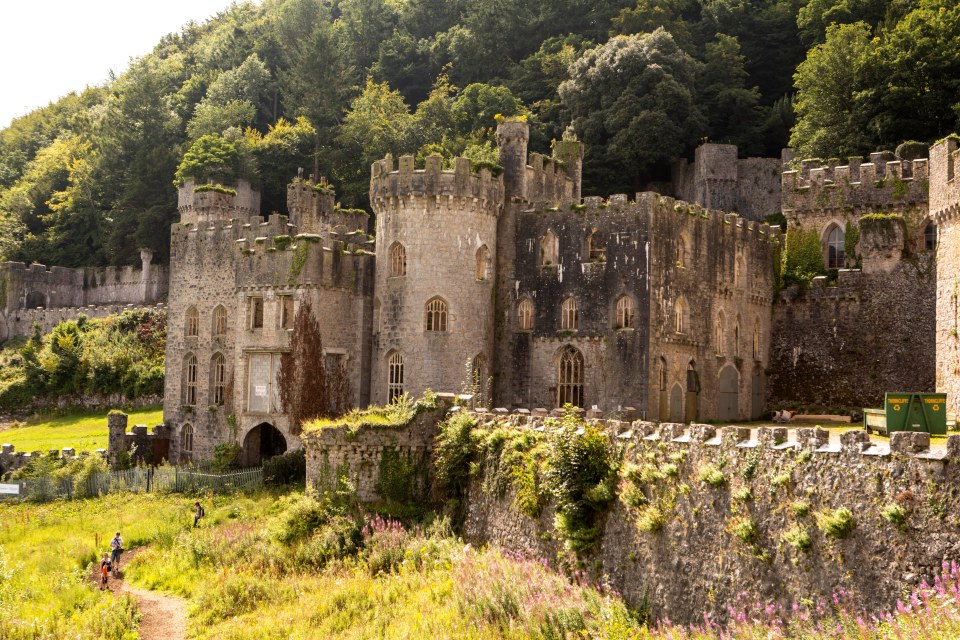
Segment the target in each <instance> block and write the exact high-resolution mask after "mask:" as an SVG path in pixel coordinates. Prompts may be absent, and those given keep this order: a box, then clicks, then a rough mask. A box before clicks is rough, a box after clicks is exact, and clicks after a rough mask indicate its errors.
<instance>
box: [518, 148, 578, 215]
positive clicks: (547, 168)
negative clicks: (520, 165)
mask: <svg viewBox="0 0 960 640" xmlns="http://www.w3.org/2000/svg"><path fill="white" fill-rule="evenodd" d="M577 144H579V143H577ZM524 186H525V193H524V200H526V201H527V202H530V203H533V204H543V203H555V204H563V203H567V202H575V201H576V200H577V199H579V198H577V197H575V196H579V188H577V189H575V187H576V185H575V181H574V180H571V179H570V176H569V175H568V173H567V169H566V164H565V163H564V162H562V161H560V160H559V159H557V158H550V157H547V156H544V155H541V154H539V153H532V154H530V164H528V165H527V166H526V168H525V176H524ZM575 191H576V194H575Z"/></svg>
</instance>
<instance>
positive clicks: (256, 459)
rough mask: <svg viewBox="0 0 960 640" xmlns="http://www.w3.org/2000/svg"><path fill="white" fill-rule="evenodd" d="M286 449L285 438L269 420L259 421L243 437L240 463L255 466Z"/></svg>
mask: <svg viewBox="0 0 960 640" xmlns="http://www.w3.org/2000/svg"><path fill="white" fill-rule="evenodd" d="M286 450H287V440H286V438H284V437H283V434H282V433H280V431H279V430H277V428H276V427H274V426H273V425H272V424H270V423H269V422H261V423H260V424H258V425H257V426H255V427H254V428H253V429H250V431H249V432H248V433H247V436H246V437H245V438H244V439H243V450H242V452H241V454H240V463H241V464H243V465H245V466H256V465H258V464H262V463H263V461H264V460H266V459H268V458H272V457H273V456H278V455H280V454H281V453H284V452H285V451H286Z"/></svg>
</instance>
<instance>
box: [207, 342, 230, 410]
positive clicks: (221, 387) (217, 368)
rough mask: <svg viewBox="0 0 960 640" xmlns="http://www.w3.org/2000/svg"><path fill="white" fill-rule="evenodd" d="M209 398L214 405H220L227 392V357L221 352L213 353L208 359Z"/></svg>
mask: <svg viewBox="0 0 960 640" xmlns="http://www.w3.org/2000/svg"><path fill="white" fill-rule="evenodd" d="M210 388H211V389H210V391H211V393H210V399H211V400H212V401H213V404H215V405H218V406H219V405H222V404H223V403H224V400H225V399H226V393H227V359H226V358H224V357H223V354H222V353H215V354H213V358H212V359H211V360H210Z"/></svg>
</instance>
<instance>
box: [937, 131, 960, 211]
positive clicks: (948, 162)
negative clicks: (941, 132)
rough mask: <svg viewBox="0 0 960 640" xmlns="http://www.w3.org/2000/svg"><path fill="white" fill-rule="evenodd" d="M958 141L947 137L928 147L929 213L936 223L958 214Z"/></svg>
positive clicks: (959, 188) (959, 195)
mask: <svg viewBox="0 0 960 640" xmlns="http://www.w3.org/2000/svg"><path fill="white" fill-rule="evenodd" d="M958 147H960V141H958V140H957V138H956V137H948V138H944V139H943V140H941V141H939V142H938V143H937V144H935V145H933V146H932V147H930V215H931V217H933V219H934V220H936V222H937V224H942V223H944V222H948V221H951V220H954V219H955V218H956V217H957V216H958V215H960V180H957V171H958V170H960V148H958Z"/></svg>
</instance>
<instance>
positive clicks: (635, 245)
mask: <svg viewBox="0 0 960 640" xmlns="http://www.w3.org/2000/svg"><path fill="white" fill-rule="evenodd" d="M528 140H529V129H528V125H527V124H526V123H525V122H520V121H508V122H504V123H502V124H500V126H499V127H498V130H497V143H498V148H499V164H500V168H501V169H502V174H501V175H494V173H492V171H491V169H490V168H488V167H480V168H478V167H472V166H471V164H470V161H469V160H467V159H465V158H457V159H455V160H454V161H453V163H452V166H451V167H449V168H444V166H443V160H442V159H441V158H440V157H439V156H432V157H427V158H426V159H425V160H424V164H423V166H421V167H418V166H416V163H415V160H414V158H413V157H412V156H403V157H401V158H399V159H398V160H395V159H393V158H390V157H388V158H386V159H383V160H380V161H377V162H375V163H374V164H373V166H372V169H371V181H370V202H371V206H372V208H373V211H374V213H375V216H376V217H375V228H374V229H373V235H369V233H368V230H370V224H369V220H368V218H367V216H366V215H365V214H363V213H362V212H357V211H344V210H341V209H339V208H338V207H337V206H336V205H335V194H334V193H333V190H332V188H331V187H330V186H329V185H327V184H326V183H325V182H323V181H322V180H321V181H320V182H314V181H313V180H302V179H299V178H298V179H297V180H295V181H294V182H293V183H292V184H291V185H290V186H289V188H288V211H289V217H287V216H281V215H271V216H269V218H268V219H267V220H264V219H263V218H261V217H260V211H259V195H258V194H257V192H256V191H255V190H253V189H251V188H250V186H249V185H248V184H247V183H245V182H243V181H241V182H240V183H239V184H238V185H236V189H235V192H230V191H228V190H224V191H223V192H220V191H216V190H196V189H195V185H194V184H193V183H189V182H188V183H186V184H184V185H183V186H182V187H181V188H180V191H179V210H180V218H181V219H180V222H179V223H176V224H174V225H173V227H172V230H171V262H170V267H169V273H166V272H162V271H161V270H159V269H157V268H156V267H151V266H150V261H149V259H148V256H144V264H143V268H142V269H141V271H140V272H136V271H133V270H132V269H128V270H127V271H129V273H127V271H124V272H122V273H121V274H120V275H119V276H118V275H116V273H119V272H116V273H114V274H91V275H86V276H83V278H82V288H81V285H80V280H81V276H80V275H77V273H79V272H76V273H72V274H66V273H65V272H64V273H62V274H61V273H59V272H57V273H56V274H55V272H54V271H50V272H47V271H45V269H44V268H43V267H40V266H39V265H34V266H33V267H30V268H29V269H28V268H26V267H24V266H23V265H12V264H8V265H5V266H4V265H0V282H2V283H4V284H3V289H2V290H3V293H4V295H3V302H4V305H0V306H3V307H4V312H3V313H2V314H0V327H5V331H6V332H7V334H9V335H17V334H21V335H22V334H23V333H25V327H29V325H30V324H32V323H33V322H35V321H37V320H41V321H43V320H44V319H45V318H48V317H49V318H54V319H55V318H57V317H66V316H68V315H69V314H70V313H71V310H70V309H59V310H58V309H54V308H52V307H54V306H55V305H57V304H63V302H61V301H60V298H57V297H56V296H55V295H53V293H54V290H55V289H56V287H55V286H54V285H53V284H51V281H56V282H58V283H61V282H62V283H65V284H64V285H63V286H61V289H64V288H66V289H70V287H73V290H74V291H76V290H80V291H82V292H84V295H83V296H79V297H78V296H74V298H69V296H68V297H64V298H63V300H66V301H67V302H66V304H69V305H75V304H97V303H102V302H104V300H102V299H100V298H96V295H99V294H96V291H99V290H100V289H99V287H103V286H105V285H107V284H110V281H111V278H113V280H114V281H115V282H116V283H117V284H116V285H112V286H115V295H114V296H113V299H112V300H110V302H121V303H122V302H126V303H133V304H145V303H152V302H154V301H155V300H158V299H161V298H162V293H163V291H164V290H165V289H168V293H167V300H168V302H167V305H168V314H169V315H168V318H169V331H168V343H167V375H166V389H165V402H164V417H165V422H166V424H167V425H168V427H170V429H171V432H172V434H173V439H172V443H171V455H172V457H173V458H174V459H175V460H181V461H183V460H188V459H192V458H196V459H205V458H209V457H210V456H211V455H212V453H213V449H214V447H215V446H216V445H217V444H219V443H222V442H236V443H238V444H240V445H241V446H242V450H243V454H242V456H243V460H244V462H247V463H256V462H258V461H259V460H261V459H262V458H263V457H265V456H270V455H274V454H277V453H281V452H283V451H285V450H287V449H289V448H294V447H296V446H299V437H298V435H297V433H296V429H294V428H293V426H292V425H290V424H289V422H288V420H287V417H286V415H285V413H284V411H283V408H282V407H281V403H280V399H279V391H278V387H277V375H278V372H279V369H280V362H281V358H282V356H283V354H285V353H288V352H289V349H290V337H291V331H292V328H293V320H294V317H295V315H296V313H297V310H298V309H299V308H300V306H301V305H302V304H303V303H304V302H309V303H310V305H311V308H312V309H313V311H314V315H315V317H316V320H317V321H318V324H319V327H320V331H321V334H322V337H323V345H324V354H325V355H324V362H323V363H316V364H317V366H324V367H326V369H327V371H328V372H331V373H333V372H336V373H338V375H339V376H340V377H341V378H342V379H344V380H346V381H347V383H348V384H347V386H348V387H349V402H350V404H351V405H353V406H366V405H368V404H371V403H372V404H384V403H387V402H390V401H391V400H393V399H394V398H396V397H398V396H400V395H402V394H410V395H419V394H420V393H422V392H423V391H424V390H426V389H428V388H429V389H434V390H441V391H460V390H461V389H465V388H468V389H469V390H470V391H471V393H474V394H476V395H477V396H478V397H479V401H480V402H481V403H483V404H486V405H488V406H504V407H525V408H535V407H544V408H554V407H557V406H562V405H563V404H566V403H572V404H575V405H579V406H582V407H585V408H598V409H601V410H603V411H605V412H607V413H608V414H611V415H621V416H625V417H626V416H635V417H637V418H646V419H648V420H662V421H670V422H689V421H693V420H697V421H704V420H722V421H731V420H747V419H753V418H758V417H760V416H761V415H762V414H763V413H764V412H765V411H766V409H767V407H768V406H769V405H771V404H774V405H775V404H779V403H783V402H787V401H797V400H799V401H808V402H820V403H824V404H831V403H835V404H838V405H843V404H846V405H848V406H849V405H852V406H856V404H857V403H860V402H867V401H870V402H876V401H877V398H878V394H879V397H882V393H883V391H885V390H887V389H893V388H895V387H896V388H900V389H911V390H912V389H918V390H930V389H932V388H933V387H934V385H936V387H937V388H938V389H945V390H947V391H948V392H952V391H953V387H954V386H960V383H956V384H955V383H954V382H953V381H952V380H953V377H958V378H960V373H958V362H960V356H958V351H960V349H958V346H957V344H956V343H957V339H956V328H954V329H953V333H952V334H951V333H950V329H949V328H947V329H943V328H939V329H937V330H936V331H935V323H936V320H937V318H939V317H940V316H944V317H946V316H947V315H949V314H950V313H953V312H952V311H950V309H953V310H955V309H956V292H955V289H956V286H955V284H953V283H954V282H955V281H956V276H955V275H949V276H947V275H945V274H944V269H943V267H945V266H949V268H950V269H952V272H954V273H955V272H956V271H957V270H960V263H958V264H953V263H952V261H949V260H948V259H947V258H945V252H946V250H947V248H948V247H952V246H953V245H952V244H950V243H953V242H954V241H953V240H952V237H953V234H952V233H950V231H952V229H951V228H950V221H951V220H952V219H953V218H952V216H954V215H955V213H956V211H957V206H958V205H957V203H958V202H960V193H956V192H955V191H954V189H955V188H954V186H953V174H952V167H953V163H954V161H955V159H956V142H954V141H952V140H948V141H945V142H942V143H940V144H938V145H937V146H935V147H933V148H932V151H931V160H930V167H931V169H930V171H929V173H928V169H927V163H926V161H923V160H917V161H912V162H911V161H901V160H894V159H892V158H888V157H885V156H883V155H882V154H877V155H876V157H871V159H870V162H865V163H864V162H861V161H859V160H855V159H854V160H851V161H850V162H849V164H847V165H842V166H841V165H840V164H839V162H837V161H830V162H828V163H826V166H822V167H821V166H819V165H818V164H817V163H813V162H807V161H805V162H804V163H802V165H801V168H800V169H799V170H788V171H783V168H784V161H785V160H788V159H789V157H788V156H784V157H783V158H780V159H756V158H754V159H739V160H738V159H737V152H736V148H735V147H731V146H729V145H705V146H703V147H701V148H700V149H698V151H697V156H696V158H695V160H694V162H693V164H691V165H687V164H685V163H683V162H680V163H677V165H676V166H674V168H673V180H672V183H671V184H670V185H663V186H661V187H660V191H661V194H671V195H673V196H677V198H681V199H675V198H674V197H671V196H670V195H661V194H658V193H654V192H644V193H639V194H636V196H635V197H634V198H632V199H631V198H628V197H627V196H626V195H612V196H610V197H609V198H608V199H606V200H604V199H601V198H598V197H587V198H581V193H580V178H581V172H582V158H583V152H584V150H583V147H582V145H581V144H580V143H579V142H577V141H575V140H562V141H557V142H556V143H555V144H554V148H553V156H552V157H545V156H541V155H539V154H528V149H527V146H528ZM478 169H479V170H478ZM498 173H499V172H498ZM682 198H685V199H686V200H684V199H682ZM730 210H736V211H738V212H739V213H740V214H742V215H737V214H736V213H731V212H729V211H730ZM778 211H782V213H783V214H784V216H785V217H786V219H787V228H788V233H787V237H788V241H787V242H786V251H787V252H789V251H790V250H791V241H790V240H789V238H790V237H792V234H794V233H796V234H798V235H797V236H796V237H799V236H800V235H802V234H801V232H804V233H813V234H815V235H816V242H817V248H815V250H816V251H821V252H822V260H823V263H824V266H826V267H828V268H831V269H836V271H835V272H834V273H835V277H834V278H827V277H819V278H814V280H813V283H812V287H811V288H810V290H809V291H806V292H805V293H803V292H800V291H799V289H798V287H796V286H793V287H789V286H788V287H782V286H780V285H781V283H778V282H777V281H776V275H775V271H776V270H775V269H774V265H775V264H778V261H780V260H781V259H782V258H781V256H782V254H783V252H784V250H785V249H784V245H785V243H784V238H783V236H782V234H781V231H780V228H779V226H777V225H774V226H769V225H767V224H764V223H762V222H761V220H762V219H763V218H764V217H765V216H767V215H770V214H773V213H777V212H778ZM878 212H881V213H883V214H890V213H894V214H897V215H896V216H892V217H891V216H889V215H877V213H878ZM931 216H932V217H933V219H934V220H935V223H934V222H931ZM934 224H936V225H939V228H940V230H941V235H940V239H939V245H938V240H937V235H936V234H937V229H938V227H937V226H934ZM938 246H939V250H937V247H938ZM951 250H952V249H951ZM935 252H936V254H937V255H939V256H940V257H939V263H938V266H939V267H940V268H941V271H940V272H939V273H938V274H937V275H936V276H935V275H934V268H935V266H937V263H936V262H935V260H934V255H935ZM34 271H36V273H34ZM24 273H26V274H27V276H26V277H24V276H23V274H24ZM84 273H85V272H84ZM14 275H15V276H16V277H17V278H19V280H17V279H15V278H13V277H12V276H14ZM44 279H46V280H44ZM128 281H129V282H130V285H129V286H126V288H124V287H121V286H120V283H121V282H128ZM134 281H136V282H137V283H138V284H137V285H136V286H134V284H133V283H134ZM91 282H92V283H93V285H94V286H91ZM938 282H939V284H937V283H938ZM71 283H72V284H71ZM57 286H60V285H57ZM938 290H939V293H938ZM91 296H94V297H93V298H92V297H91ZM950 300H952V302H950ZM37 302H40V304H36V303H37ZM951 304H952V305H953V306H952V307H950V305H951ZM935 305H937V309H936V311H935V309H934V307H935ZM36 306H40V307H43V308H42V309H35V308H32V307H36ZM940 307H943V308H940ZM947 307H949V309H948V308H947ZM72 308H73V309H75V310H76V307H75V306H73V307H72ZM97 308H99V307H97ZM79 310H81V311H82V310H83V309H79ZM949 317H950V318H952V321H953V322H954V323H956V314H955V313H953V315H949ZM941 324H942V323H941ZM0 337H3V336H0ZM951 341H952V342H951ZM935 345H936V348H935ZM935 352H936V354H937V356H936V359H935V357H934V353H935ZM948 354H949V355H948ZM935 372H936V374H938V375H937V379H936V381H935ZM957 397H958V396H957V395H956V394H953V393H951V401H952V402H955V399H956V398H957Z"/></svg>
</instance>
